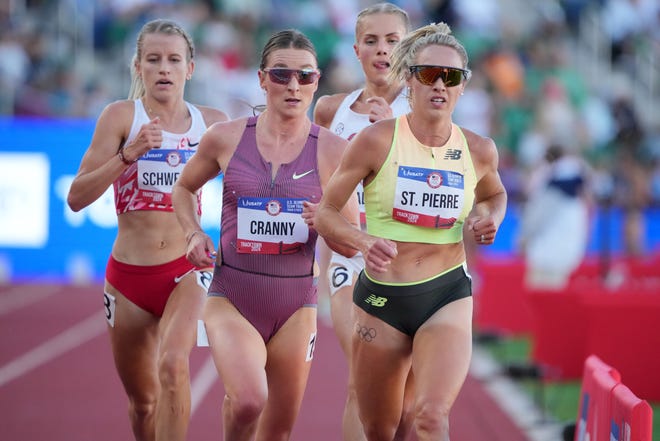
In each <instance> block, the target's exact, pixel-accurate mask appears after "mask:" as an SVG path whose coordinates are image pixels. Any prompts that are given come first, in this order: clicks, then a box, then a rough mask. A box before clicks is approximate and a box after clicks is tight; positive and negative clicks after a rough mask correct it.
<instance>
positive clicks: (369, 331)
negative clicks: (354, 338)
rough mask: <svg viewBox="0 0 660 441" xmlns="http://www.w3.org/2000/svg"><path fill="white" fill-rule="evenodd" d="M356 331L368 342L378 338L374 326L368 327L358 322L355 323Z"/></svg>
mask: <svg viewBox="0 0 660 441" xmlns="http://www.w3.org/2000/svg"><path fill="white" fill-rule="evenodd" d="M355 332H356V333H357V335H358V336H359V337H360V338H361V339H362V340H364V341H366V342H370V341H374V339H375V338H376V330H375V329H374V328H367V327H366V326H362V325H360V324H359V323H356V325H355Z"/></svg>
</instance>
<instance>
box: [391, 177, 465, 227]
mask: <svg viewBox="0 0 660 441" xmlns="http://www.w3.org/2000/svg"><path fill="white" fill-rule="evenodd" d="M464 196H465V188H464V180H463V175H462V174H460V173H457V172H454V171H449V170H433V169H428V168H419V167H405V166H400V167H399V173H398V175H397V180H396V191H395V195H394V206H393V208H392V218H393V219H394V220H397V221H399V222H403V223H407V224H411V225H417V226H420V227H427V228H451V227H452V226H453V225H454V223H455V222H456V219H458V217H459V216H460V214H461V212H462V211H463V204H464Z"/></svg>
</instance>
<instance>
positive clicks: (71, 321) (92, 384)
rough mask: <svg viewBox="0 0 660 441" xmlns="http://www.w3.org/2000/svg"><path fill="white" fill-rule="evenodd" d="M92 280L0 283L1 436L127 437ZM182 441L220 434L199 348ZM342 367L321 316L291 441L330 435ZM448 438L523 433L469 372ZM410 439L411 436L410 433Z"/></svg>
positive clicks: (336, 428)
mask: <svg viewBox="0 0 660 441" xmlns="http://www.w3.org/2000/svg"><path fill="white" fill-rule="evenodd" d="M101 291H102V288H101V287H100V286H87V287H76V286H54V285H15V286H4V287H0V427H1V428H2V439H4V440H7V441H37V440H38V441H41V440H49V441H78V440H95V441H103V440H112V441H115V440H131V439H132V435H131V432H130V428H129V424H128V418H127V415H126V399H125V396H124V392H123V389H122V386H121V384H120V382H119V379H118V377H117V374H116V373H115V370H114V366H113V363H112V358H111V354H110V346H109V342H108V336H107V334H106V331H105V318H104V316H103V311H102V297H101ZM191 373H192V377H193V389H194V391H193V406H194V412H193V415H192V419H191V424H190V430H189V434H188V440H190V441H211V440H218V441H219V440H221V439H222V432H221V420H220V404H221V400H222V393H223V392H222V387H221V385H220V383H219V381H218V379H217V375H216V374H215V369H214V367H213V364H212V362H211V360H210V358H209V352H208V349H207V348H196V349H195V350H194V351H193V354H192V358H191ZM346 374H347V370H346V365H345V362H344V359H343V356H342V354H341V350H340V348H339V345H338V344H337V341H336V339H335V337H334V334H333V333H332V330H331V329H330V328H328V327H327V326H326V325H325V324H324V323H323V321H319V340H318V343H317V346H316V353H315V359H314V365H313V367H312V372H311V375H310V379H309V383H308V387H307V391H306V395H305V400H304V402H303V408H302V410H301V413H300V416H299V418H298V421H297V424H296V427H295V429H294V432H293V436H292V438H291V439H292V441H308V440H310V441H340V440H341V436H340V433H341V431H340V422H341V412H342V407H343V402H344V396H345V379H346ZM451 432H452V433H451V439H452V441H486V440H487V441H526V438H525V436H524V435H523V434H522V433H521V431H520V430H519V429H518V428H517V427H516V426H515V425H514V424H513V423H512V422H511V420H510V419H509V418H508V417H507V416H506V415H505V414H504V413H503V412H502V411H501V410H500V409H499V407H498V406H497V404H496V403H495V402H494V401H493V399H492V398H491V397H490V396H489V395H488V393H487V392H485V391H484V389H483V388H482V387H481V385H480V384H479V382H478V381H477V380H475V379H473V378H471V377H469V378H468V380H467V381H466V383H465V386H464V387H463V390H462V392H461V394H460V396H459V398H458V400H457V402H456V404H455V406H454V409H453V412H452V416H451ZM412 439H413V440H414V439H415V437H414V436H413V437H412Z"/></svg>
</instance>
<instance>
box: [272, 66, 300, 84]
mask: <svg viewBox="0 0 660 441" xmlns="http://www.w3.org/2000/svg"><path fill="white" fill-rule="evenodd" d="M294 72H295V71H293V70H290V69H268V76H269V77H270V80H271V81H272V82H273V83H277V84H289V82H290V81H291V76H293V73H294Z"/></svg>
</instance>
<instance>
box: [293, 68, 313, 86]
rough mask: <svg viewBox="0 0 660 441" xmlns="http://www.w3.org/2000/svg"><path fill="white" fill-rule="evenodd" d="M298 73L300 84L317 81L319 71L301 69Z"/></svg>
mask: <svg viewBox="0 0 660 441" xmlns="http://www.w3.org/2000/svg"><path fill="white" fill-rule="evenodd" d="M297 73H298V82H299V83H300V84H312V83H313V82H314V81H316V77H317V72H316V71H313V70H299V71H297Z"/></svg>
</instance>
